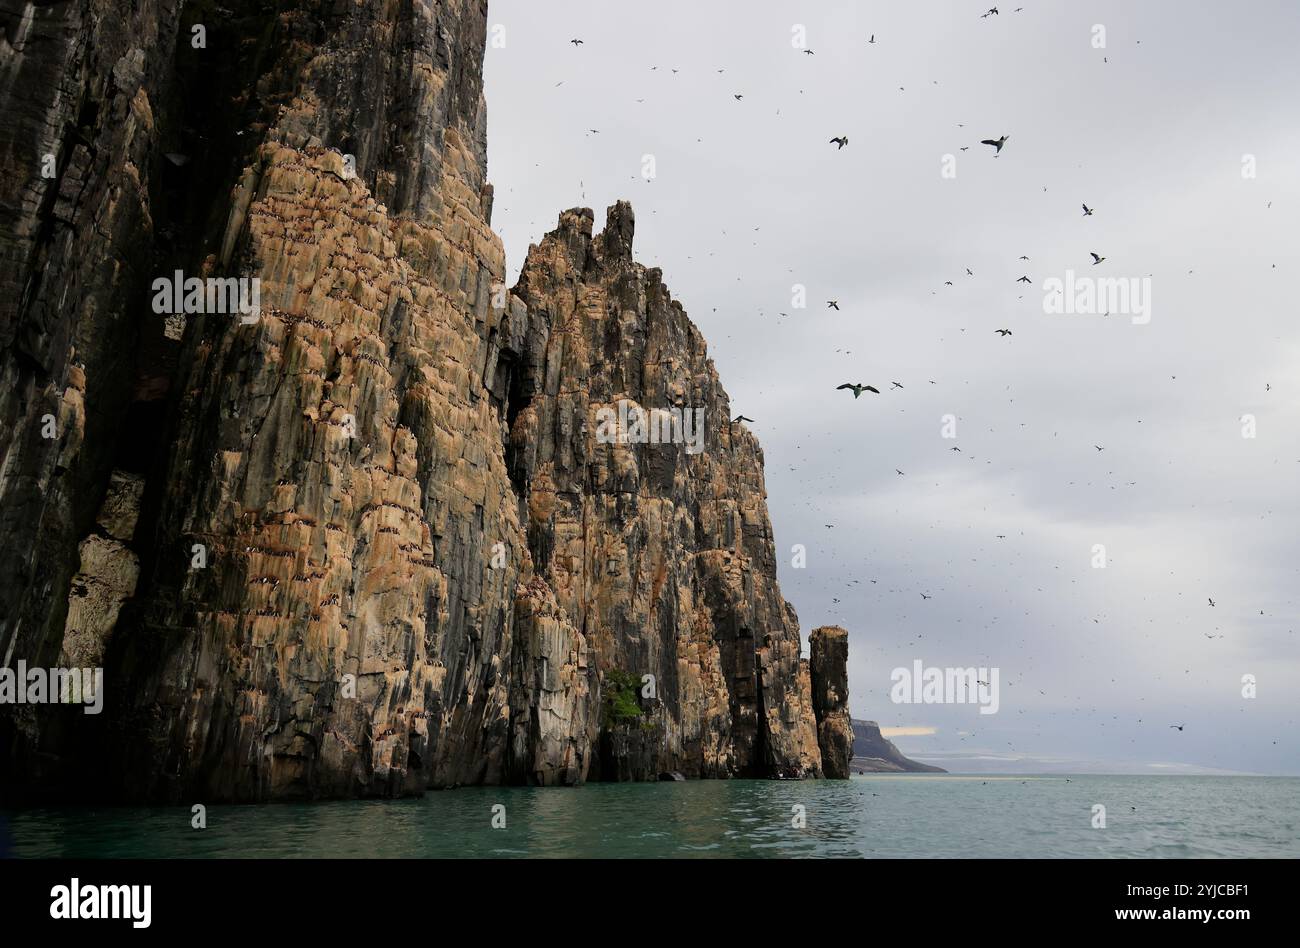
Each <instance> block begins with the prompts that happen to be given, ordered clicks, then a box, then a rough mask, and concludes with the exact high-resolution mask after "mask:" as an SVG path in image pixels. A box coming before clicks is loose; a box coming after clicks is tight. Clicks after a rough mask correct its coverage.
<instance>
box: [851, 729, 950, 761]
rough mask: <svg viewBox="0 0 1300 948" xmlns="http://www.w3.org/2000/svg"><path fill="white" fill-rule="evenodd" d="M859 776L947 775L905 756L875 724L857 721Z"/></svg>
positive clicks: (855, 752)
mask: <svg viewBox="0 0 1300 948" xmlns="http://www.w3.org/2000/svg"><path fill="white" fill-rule="evenodd" d="M851 769H852V771H853V773H855V774H876V773H927V774H929V773H933V774H946V773H947V772H948V771H946V770H944V769H943V768H942V767H934V766H931V765H930V764H922V763H919V762H917V761H915V760H910V759H909V758H907V757H904V756H903V754H902V752H900V751H899V749H898V748H897V747H895V746H894V743H893V741H888V740H885V737H884V735H883V734H881V733H880V726H879V725H878V724H876V722H875V721H857V720H855V721H854V722H853V761H852V763H851Z"/></svg>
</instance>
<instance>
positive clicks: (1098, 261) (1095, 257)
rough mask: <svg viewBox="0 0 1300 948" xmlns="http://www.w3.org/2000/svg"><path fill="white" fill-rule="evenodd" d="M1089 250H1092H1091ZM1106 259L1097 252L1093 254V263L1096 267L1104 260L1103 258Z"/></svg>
mask: <svg viewBox="0 0 1300 948" xmlns="http://www.w3.org/2000/svg"><path fill="white" fill-rule="evenodd" d="M1089 252H1091V251H1089ZM1105 259H1106V258H1105V257H1099V256H1097V254H1095V253H1094V254H1093V255H1092V265H1093V266H1094V267H1095V266H1096V265H1097V264H1099V263H1101V262H1102V261H1103V260H1105Z"/></svg>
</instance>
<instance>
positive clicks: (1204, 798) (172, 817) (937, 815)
mask: <svg viewBox="0 0 1300 948" xmlns="http://www.w3.org/2000/svg"><path fill="white" fill-rule="evenodd" d="M196 802H201V801H196ZM1096 804H1101V805H1103V806H1104V807H1105V808H1106V814H1105V815H1106V826H1105V828H1104V829H1102V828H1094V827H1093V822H1094V812H1093V807H1094V805H1096ZM497 807H504V811H502V810H500V809H495V810H494V808H497ZM800 808H802V809H800ZM494 814H495V816H496V821H497V822H498V823H500V822H501V821H502V817H503V816H504V823H505V826H504V828H493V825H492V824H493V820H494ZM800 816H802V817H803V825H795V824H798V823H799V822H800V819H799V818H800ZM5 817H6V820H5V822H6V823H7V824H8V833H9V836H10V840H9V842H10V844H11V852H12V853H13V854H14V855H17V856H19V857H91V858H95V857H155V858H156V857H162V858H176V857H252V858H286V857H313V856H314V857H345V858H346V857H407V858H420V857H443V858H446V857H453V858H454V857H503V858H507V857H522V856H532V857H614V858H619V857H640V858H653V857H665V856H670V857H703V858H721V857H751V858H752V857H782V856H795V857H823V856H829V857H851V858H854V857H866V858H872V857H918V858H919V857H957V858H960V857H972V856H983V857H995V858H1052V857H1065V856H1077V857H1085V858H1113V857H1144V858H1161V857H1169V858H1185V857H1262V856H1273V857H1296V856H1300V778H1296V777H1184V776H1177V777H1173V776H1170V777H1158V776H1157V777H1146V776H1143V777H1108V776H1094V775H1087V776H1077V777H1069V778H1068V779H1067V778H1066V777H1062V776H1055V775H1054V776H1043V777H1020V776H1016V777H990V776H958V775H929V774H927V775H915V776H912V775H881V776H868V777H854V778H853V779H852V780H849V781H804V782H777V781H759V780H731V781H721V780H706V781H698V782H687V783H645V784H590V785H588V786H584V787H579V788H576V789H575V788H532V787H510V788H499V787H488V788H484V787H471V788H462V789H457V790H445V791H434V792H430V793H428V794H426V795H425V796H424V797H422V798H419V799H410V800H383V801H379V800H375V801H349V802H341V803H304V804H269V805H261V806H210V807H208V808H207V828H206V829H202V830H196V829H192V828H191V826H190V821H191V814H190V809H189V807H125V808H109V807H103V808H73V807H66V808H65V807H61V808H50V809H29V810H23V811H8V812H6V813H5Z"/></svg>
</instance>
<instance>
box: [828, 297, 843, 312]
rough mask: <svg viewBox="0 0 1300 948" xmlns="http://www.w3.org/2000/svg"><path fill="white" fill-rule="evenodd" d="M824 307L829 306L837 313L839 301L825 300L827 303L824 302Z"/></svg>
mask: <svg viewBox="0 0 1300 948" xmlns="http://www.w3.org/2000/svg"><path fill="white" fill-rule="evenodd" d="M826 305H827V306H829V307H830V308H831V309H833V310H835V311H836V312H838V311H839V308H840V301H839V300H827V301H826Z"/></svg>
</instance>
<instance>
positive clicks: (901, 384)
mask: <svg viewBox="0 0 1300 948" xmlns="http://www.w3.org/2000/svg"><path fill="white" fill-rule="evenodd" d="M889 384H890V385H892V386H894V388H902V387H903V383H902V382H890V383H889Z"/></svg>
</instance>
